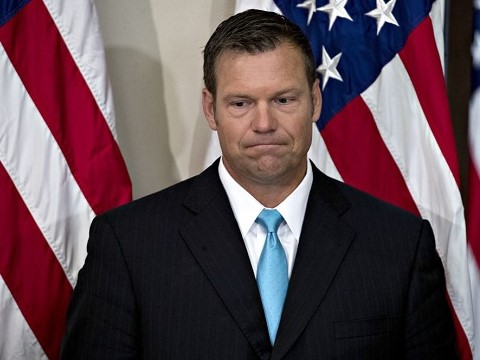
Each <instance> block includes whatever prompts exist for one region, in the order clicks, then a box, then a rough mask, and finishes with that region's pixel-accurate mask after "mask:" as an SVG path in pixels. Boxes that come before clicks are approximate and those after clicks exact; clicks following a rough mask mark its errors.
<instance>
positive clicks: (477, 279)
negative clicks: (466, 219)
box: [468, 247, 480, 360]
mask: <svg viewBox="0 0 480 360" xmlns="http://www.w3.org/2000/svg"><path fill="white" fill-rule="evenodd" d="M468 266H469V270H470V284H471V289H472V299H473V304H474V309H473V313H474V314H475V316H474V317H473V323H474V326H475V330H476V331H477V333H476V334H475V338H474V339H475V342H474V344H473V349H472V350H473V358H474V359H477V360H478V359H480V334H479V333H478V331H480V264H479V263H477V261H476V260H475V256H474V255H473V253H472V249H471V248H470V247H468Z"/></svg>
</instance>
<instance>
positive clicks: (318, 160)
mask: <svg viewBox="0 0 480 360" xmlns="http://www.w3.org/2000/svg"><path fill="white" fill-rule="evenodd" d="M308 158H309V159H311V160H312V161H313V162H314V163H315V164H316V165H317V166H319V167H320V168H321V169H324V170H323V171H325V172H327V173H328V174H329V175H330V176H331V177H333V178H334V179H337V180H339V181H343V178H342V176H341V175H340V173H339V172H338V169H337V167H336V166H335V163H334V162H333V159H332V156H331V155H330V152H329V151H328V148H327V145H326V144H325V140H324V139H323V137H322V135H321V133H320V132H319V131H318V129H317V126H316V124H313V131H312V145H311V146H310V149H309V150H308Z"/></svg>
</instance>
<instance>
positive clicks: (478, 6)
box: [473, 0, 480, 10]
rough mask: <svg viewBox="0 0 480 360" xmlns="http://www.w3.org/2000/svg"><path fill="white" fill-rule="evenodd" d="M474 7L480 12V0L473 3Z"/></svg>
mask: <svg viewBox="0 0 480 360" xmlns="http://www.w3.org/2000/svg"><path fill="white" fill-rule="evenodd" d="M473 7H474V8H475V9H477V10H480V0H475V1H474V2H473Z"/></svg>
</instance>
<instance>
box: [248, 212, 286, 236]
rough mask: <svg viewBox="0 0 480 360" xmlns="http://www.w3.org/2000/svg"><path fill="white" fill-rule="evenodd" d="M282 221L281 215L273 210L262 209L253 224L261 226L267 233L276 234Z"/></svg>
mask: <svg viewBox="0 0 480 360" xmlns="http://www.w3.org/2000/svg"><path fill="white" fill-rule="evenodd" d="M282 221H283V217H282V215H281V214H280V213H279V212H278V211H277V210H274V209H263V210H262V211H261V212H260V214H259V215H258V217H257V219H256V220H255V222H256V223H258V224H260V225H262V226H263V227H264V228H265V229H266V230H267V232H268V233H276V232H277V230H278V227H279V226H280V224H281V223H282Z"/></svg>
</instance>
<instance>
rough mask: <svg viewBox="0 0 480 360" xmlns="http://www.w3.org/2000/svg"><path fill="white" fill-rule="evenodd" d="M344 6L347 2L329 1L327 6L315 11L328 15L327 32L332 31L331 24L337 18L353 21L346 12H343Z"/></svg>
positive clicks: (345, 0)
mask: <svg viewBox="0 0 480 360" xmlns="http://www.w3.org/2000/svg"><path fill="white" fill-rule="evenodd" d="M346 4H347V0H329V3H328V4H327V5H324V6H322V7H319V8H318V9H317V10H320V11H323V12H326V13H328V17H329V19H330V23H329V24H328V31H330V30H331V29H332V26H333V23H334V22H335V20H337V17H341V18H344V19H348V20H350V21H353V19H352V18H351V17H350V15H349V14H348V13H347V10H345V5H346Z"/></svg>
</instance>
